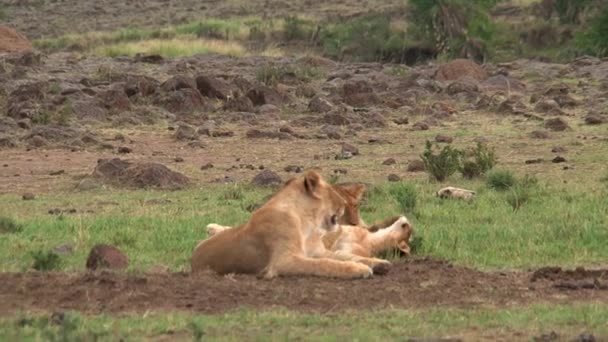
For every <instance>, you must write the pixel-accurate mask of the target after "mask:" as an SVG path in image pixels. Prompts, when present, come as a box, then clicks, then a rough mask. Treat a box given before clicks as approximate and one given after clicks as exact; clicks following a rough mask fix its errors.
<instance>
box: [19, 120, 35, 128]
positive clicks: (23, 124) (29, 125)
mask: <svg viewBox="0 0 608 342" xmlns="http://www.w3.org/2000/svg"><path fill="white" fill-rule="evenodd" d="M17 127H19V128H21V129H30V128H32V121H31V120H30V119H23V120H19V121H17Z"/></svg>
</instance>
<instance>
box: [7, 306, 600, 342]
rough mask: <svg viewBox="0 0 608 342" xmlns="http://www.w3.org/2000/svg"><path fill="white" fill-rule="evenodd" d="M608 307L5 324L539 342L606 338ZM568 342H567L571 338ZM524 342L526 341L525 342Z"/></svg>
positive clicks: (14, 322) (26, 328) (124, 331)
mask: <svg viewBox="0 0 608 342" xmlns="http://www.w3.org/2000/svg"><path fill="white" fill-rule="evenodd" d="M606 321H608V308H607V307H606V306H604V305H601V304H578V305H577V304H575V305H571V306H550V305H535V306H530V307H525V308H512V309H432V310H425V311H403V310H386V311H369V312H358V313H354V312H351V313H346V314H340V315H331V314H330V315H314V314H298V313H292V312H288V311H272V312H254V311H246V310H243V311H237V312H233V313H228V314H223V315H194V314H187V313H146V314H144V315H124V316H119V317H112V316H108V315H101V316H89V317H88V316H82V315H79V314H74V313H66V314H65V315H64V316H63V317H60V316H58V315H55V316H51V315H41V314H34V315H27V314H21V315H17V317H12V318H2V319H0V337H3V338H4V339H6V340H12V341H14V340H21V341H40V340H62V341H80V340H86V341H88V340H101V341H117V340H125V341H139V340H142V339H153V338H163V337H164V338H166V339H170V340H180V341H183V340H188V341H191V340H193V339H194V340H207V339H211V340H214V341H216V340H217V341H242V340H243V339H246V340H250V341H269V340H270V341H278V340H281V341H284V340H294V339H295V340H300V339H304V340H306V341H341V340H352V339H353V338H356V340H360V341H384V340H387V339H388V340H407V338H408V337H438V336H459V337H462V338H464V339H465V340H478V339H480V338H481V337H482V336H486V337H488V336H490V337H510V338H512V339H516V340H521V339H522V335H524V336H526V335H527V336H538V335H540V334H542V333H549V332H551V331H555V332H556V333H558V334H559V335H560V336H561V337H562V338H566V340H569V339H572V338H573V337H576V336H577V335H579V334H582V333H593V334H594V336H595V337H596V338H600V339H601V338H602V337H608V326H607V325H606ZM568 338H569V339H568ZM523 339H524V340H526V338H523Z"/></svg>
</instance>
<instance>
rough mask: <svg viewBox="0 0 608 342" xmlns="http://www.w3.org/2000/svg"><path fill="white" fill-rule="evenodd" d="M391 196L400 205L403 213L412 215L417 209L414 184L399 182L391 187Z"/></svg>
mask: <svg viewBox="0 0 608 342" xmlns="http://www.w3.org/2000/svg"><path fill="white" fill-rule="evenodd" d="M389 192H390V194H391V195H392V196H393V197H394V198H395V200H396V201H397V203H398V204H399V209H401V212H402V213H411V212H413V211H414V209H415V208H416V202H417V193H416V189H415V187H414V185H413V184H410V183H406V182H399V183H397V184H395V185H393V186H391V188H390V190H389Z"/></svg>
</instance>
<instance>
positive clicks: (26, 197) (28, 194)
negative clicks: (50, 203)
mask: <svg viewBox="0 0 608 342" xmlns="http://www.w3.org/2000/svg"><path fill="white" fill-rule="evenodd" d="M21 198H22V199H23V200H24V201H32V200H34V199H36V195H34V194H33V193H31V192H26V193H24V194H23V196H21Z"/></svg>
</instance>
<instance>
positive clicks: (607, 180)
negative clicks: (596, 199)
mask: <svg viewBox="0 0 608 342" xmlns="http://www.w3.org/2000/svg"><path fill="white" fill-rule="evenodd" d="M600 182H602V183H604V184H606V185H608V173H607V174H606V175H604V177H602V178H600Z"/></svg>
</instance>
